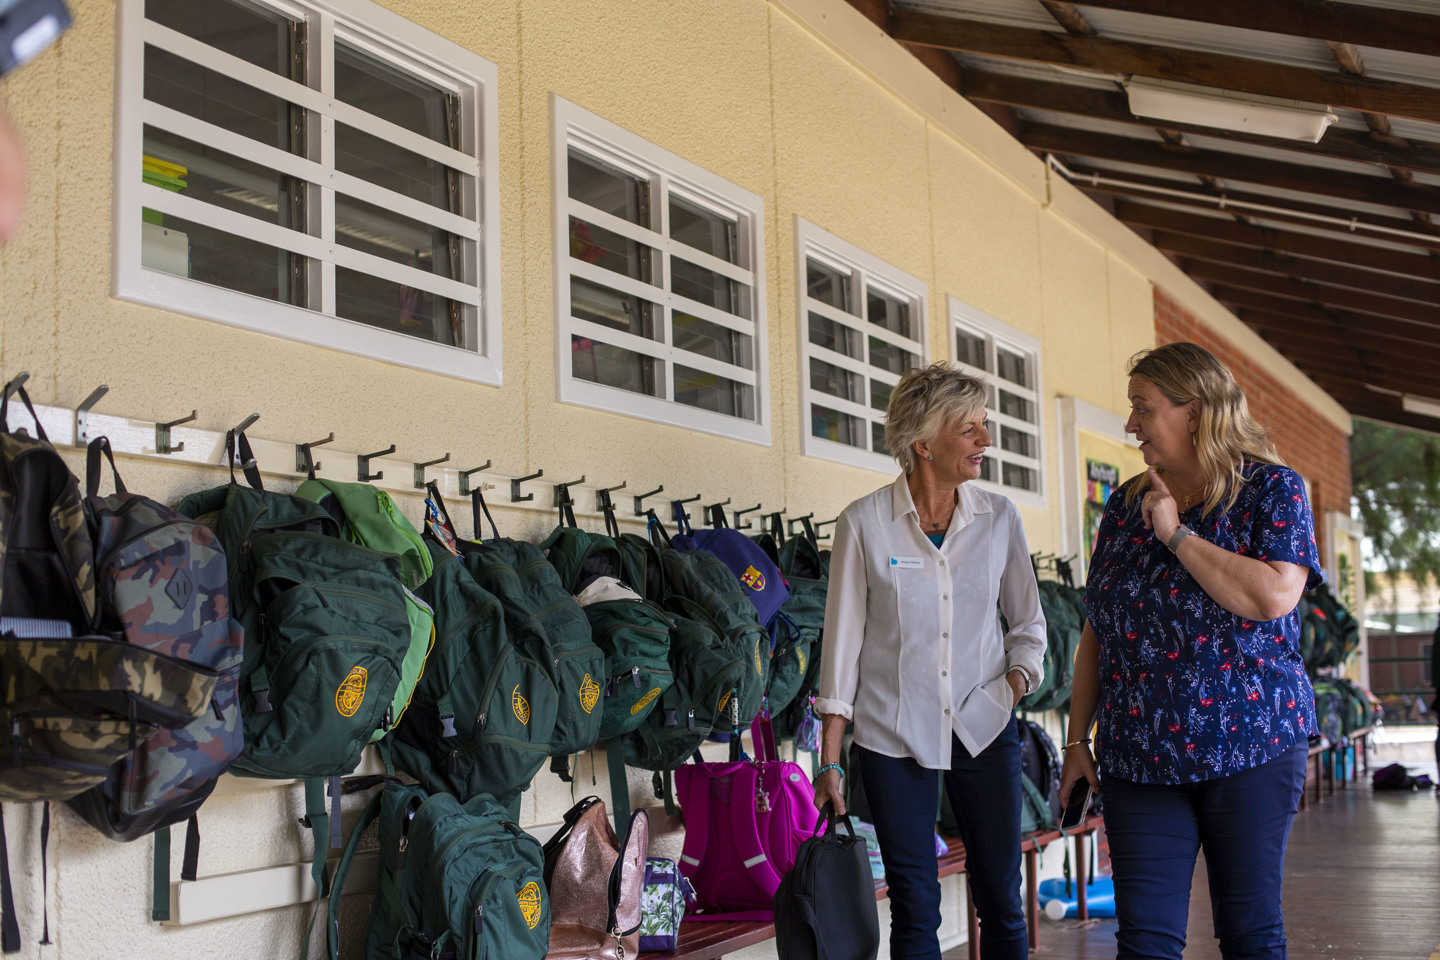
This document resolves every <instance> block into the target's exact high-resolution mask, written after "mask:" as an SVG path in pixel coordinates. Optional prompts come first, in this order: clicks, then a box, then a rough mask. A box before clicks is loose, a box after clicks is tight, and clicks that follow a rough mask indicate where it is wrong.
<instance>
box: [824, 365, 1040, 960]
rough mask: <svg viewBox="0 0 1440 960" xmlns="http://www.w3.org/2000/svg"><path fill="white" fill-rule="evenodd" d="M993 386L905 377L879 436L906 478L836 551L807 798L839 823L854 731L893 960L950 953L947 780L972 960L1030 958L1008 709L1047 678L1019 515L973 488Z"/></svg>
mask: <svg viewBox="0 0 1440 960" xmlns="http://www.w3.org/2000/svg"><path fill="white" fill-rule="evenodd" d="M987 392H988V388H987V386H986V384H985V381H983V380H981V379H979V378H978V377H972V376H968V375H967V374H964V373H962V372H960V371H959V370H956V369H955V368H953V367H951V366H950V365H949V364H945V363H936V364H932V365H931V366H928V367H924V368H921V369H915V370H910V371H908V372H906V374H905V375H904V376H903V377H901V378H900V382H899V383H898V384H896V386H895V389H894V390H893V391H891V393H890V403H889V407H888V409H887V411H886V415H885V443H886V446H887V447H888V448H889V449H890V452H891V454H893V455H894V457H895V459H896V460H897V461H898V462H899V464H900V468H901V470H902V473H901V474H900V476H899V477H897V478H896V479H895V481H894V482H893V483H889V484H886V485H885V486H884V487H881V488H880V489H879V490H876V491H875V492H874V493H872V494H870V495H869V496H866V497H862V498H860V499H859V500H856V501H855V502H854V503H852V504H850V505H849V506H848V507H846V508H845V510H844V512H843V513H841V515H840V520H839V523H838V524H837V525H836V530H835V546H834V550H833V552H832V554H831V558H830V590H829V593H828V597H827V601H826V605H825V648H824V652H823V654H822V655H821V661H820V689H819V697H818V698H817V699H816V700H815V711H816V713H818V714H820V716H821V719H822V732H821V746H820V759H821V763H822V766H821V768H820V773H819V774H818V775H817V776H816V778H815V805H816V806H817V807H823V806H824V804H825V803H826V802H831V803H833V804H834V805H835V807H836V809H837V811H838V812H840V813H844V812H845V799H844V798H845V793H844V791H843V790H842V789H841V776H842V775H843V772H844V771H843V770H842V767H841V765H840V754H841V747H842V742H843V739H844V735H845V727H846V724H847V723H850V722H853V723H854V725H855V744H856V746H857V747H858V748H859V749H858V750H857V751H856V753H857V754H858V756H859V757H860V758H861V762H860V770H859V775H860V777H861V779H862V780H863V782H864V787H865V796H866V798H867V799H868V800H869V803H870V815H871V818H872V819H873V820H874V822H875V832H876V834H877V836H878V837H879V840H880V855H881V857H882V859H883V860H884V862H885V879H886V881H887V882H888V883H889V884H890V911H891V912H890V918H891V921H890V956H891V957H892V958H894V960H915V958H920V960H938V958H939V956H940V945H939V939H938V937H937V935H936V931H937V929H938V928H939V925H940V881H939V876H938V871H937V867H936V856H935V817H936V813H937V810H936V803H935V798H936V795H937V793H938V791H937V786H938V785H939V783H940V781H941V778H942V777H943V782H944V786H945V789H946V792H947V793H948V794H949V796H950V802H951V806H952V807H953V808H954V810H955V816H956V820H957V822H958V823H959V826H960V836H961V839H962V841H963V842H964V844H965V870H966V873H967V874H968V875H969V877H970V881H971V883H970V891H971V895H972V896H973V898H974V902H975V909H976V913H977V914H978V915H979V917H980V929H981V933H982V936H981V938H980V955H981V957H982V958H984V960H1023V958H1025V957H1026V956H1027V944H1026V934H1025V914H1024V911H1023V909H1022V907H1021V903H1020V804H1021V799H1020V796H1021V794H1020V791H1021V786H1020V739H1019V731H1018V729H1017V727H1016V721H1015V715H1014V708H1015V704H1016V703H1018V702H1019V700H1020V698H1021V696H1023V695H1024V694H1025V693H1026V692H1027V691H1029V690H1032V689H1034V687H1035V685H1036V684H1038V683H1039V682H1040V679H1041V671H1042V662H1043V660H1042V658H1043V657H1044V654H1045V619H1044V616H1043V615H1042V614H1041V612H1040V596H1039V589H1038V587H1037V586H1036V583H1035V573H1034V570H1033V568H1032V567H1031V565H1030V557H1029V554H1028V552H1027V550H1026V546H1025V531H1024V529H1023V528H1022V527H1021V526H1020V516H1019V514H1018V513H1017V511H1016V510H1015V506H1014V504H1012V503H1011V502H1010V501H1009V500H1007V499H1006V498H1004V497H1002V496H1000V495H999V494H996V493H991V492H989V491H986V490H981V489H978V488H977V487H976V486H975V484H973V483H971V482H970V481H972V480H976V479H979V477H980V476H981V475H982V473H983V472H984V468H983V465H984V460H985V450H986V448H988V447H989V446H990V442H991V441H990V430H989V425H988V423H987V422H986V419H985V398H986V396H987ZM997 608H998V609H999V610H1000V611H1003V612H1004V614H1005V618H1006V621H1007V622H1008V623H1009V625H1010V626H1009V630H1008V631H1004V630H1001V628H1000V620H999V617H998V616H997V615H996V611H997ZM851 773H852V774H853V773H854V771H853V770H852V771H851Z"/></svg>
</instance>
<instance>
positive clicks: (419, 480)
mask: <svg viewBox="0 0 1440 960" xmlns="http://www.w3.org/2000/svg"><path fill="white" fill-rule="evenodd" d="M449 461H450V453H449V452H448V451H447V452H446V453H445V456H443V457H440V458H438V459H435V460H426V461H425V462H424V463H419V462H417V461H412V462H413V463H414V464H415V489H416V490H424V489H425V468H426V467H433V466H435V464H437V463H448V462H449Z"/></svg>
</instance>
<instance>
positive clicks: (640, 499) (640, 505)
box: [635, 483, 665, 517]
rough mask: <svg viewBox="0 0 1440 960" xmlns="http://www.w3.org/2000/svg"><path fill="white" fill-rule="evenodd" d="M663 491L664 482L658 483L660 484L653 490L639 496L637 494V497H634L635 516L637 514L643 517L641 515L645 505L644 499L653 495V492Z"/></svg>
mask: <svg viewBox="0 0 1440 960" xmlns="http://www.w3.org/2000/svg"><path fill="white" fill-rule="evenodd" d="M664 492H665V484H663V483H662V484H660V486H658V487H656V488H655V489H654V490H651V491H650V492H649V493H642V494H640V495H639V496H637V497H636V498H635V516H637V517H643V516H645V506H644V503H645V501H646V500H648V499H650V498H651V497H653V496H655V494H657V493H664Z"/></svg>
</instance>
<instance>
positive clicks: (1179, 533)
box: [1165, 523, 1195, 553]
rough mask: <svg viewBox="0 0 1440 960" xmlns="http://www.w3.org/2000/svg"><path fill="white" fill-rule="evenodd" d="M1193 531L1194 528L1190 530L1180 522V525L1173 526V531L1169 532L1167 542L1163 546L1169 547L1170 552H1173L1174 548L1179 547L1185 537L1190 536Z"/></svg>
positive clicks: (1177, 548)
mask: <svg viewBox="0 0 1440 960" xmlns="http://www.w3.org/2000/svg"><path fill="white" fill-rule="evenodd" d="M1194 532H1195V531H1194V530H1191V529H1190V528H1189V527H1187V526H1185V524H1183V523H1182V524H1180V526H1178V527H1176V528H1175V532H1174V533H1172V534H1170V540H1169V542H1168V543H1166V544H1165V546H1167V547H1169V548H1170V552H1171V553H1174V552H1175V551H1176V550H1179V549H1180V544H1181V543H1183V542H1184V541H1185V538H1186V537H1188V536H1190V535H1191V534H1193V533H1194Z"/></svg>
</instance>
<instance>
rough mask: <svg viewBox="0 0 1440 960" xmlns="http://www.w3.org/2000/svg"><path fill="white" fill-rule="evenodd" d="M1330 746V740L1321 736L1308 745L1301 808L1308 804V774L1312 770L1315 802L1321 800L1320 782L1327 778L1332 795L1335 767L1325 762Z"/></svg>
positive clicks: (1309, 778)
mask: <svg viewBox="0 0 1440 960" xmlns="http://www.w3.org/2000/svg"><path fill="white" fill-rule="evenodd" d="M1330 747H1331V743H1330V741H1329V740H1327V739H1326V738H1324V737H1321V738H1320V739H1319V741H1317V742H1316V743H1312V744H1311V745H1310V751H1309V755H1308V756H1307V757H1306V760H1305V763H1306V767H1305V787H1304V789H1302V790H1301V791H1300V809H1301V810H1305V809H1307V808H1309V806H1310V780H1311V776H1310V774H1311V772H1312V771H1313V772H1314V774H1315V776H1314V780H1315V802H1316V803H1319V802H1320V800H1321V796H1320V788H1321V786H1322V784H1323V783H1325V782H1326V781H1327V780H1328V781H1329V784H1330V794H1331V795H1332V796H1333V795H1334V793H1335V767H1334V765H1333V764H1331V763H1327V762H1326V757H1327V755H1328V751H1329V750H1330Z"/></svg>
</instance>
